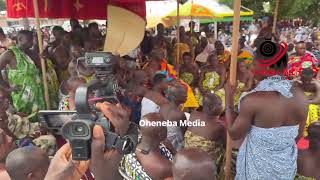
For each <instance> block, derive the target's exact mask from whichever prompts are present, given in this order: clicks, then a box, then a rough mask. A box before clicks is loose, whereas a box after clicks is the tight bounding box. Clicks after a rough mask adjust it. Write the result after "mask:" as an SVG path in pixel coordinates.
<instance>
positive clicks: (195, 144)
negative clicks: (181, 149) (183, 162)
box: [184, 94, 225, 173]
mask: <svg viewBox="0 0 320 180" xmlns="http://www.w3.org/2000/svg"><path fill="white" fill-rule="evenodd" d="M222 110H223V107H222V102H221V99H220V97H219V96H217V95H215V94H206V95H205V96H204V99H203V109H202V112H198V111H193V112H192V113H191V116H190V121H191V122H195V121H199V120H200V121H201V122H204V123H205V125H204V126H189V127H188V129H187V131H186V133H185V135H184V139H185V148H188V149H190V148H197V149H201V150H203V151H205V152H207V153H208V154H209V155H210V157H211V159H212V160H213V161H214V162H215V164H216V165H217V167H223V161H224V155H225V148H224V142H225V128H224V126H223V123H222V122H221V121H220V120H219V117H220V115H221V113H222ZM222 171H223V169H222V168H221V169H219V170H218V173H223V172H222Z"/></svg>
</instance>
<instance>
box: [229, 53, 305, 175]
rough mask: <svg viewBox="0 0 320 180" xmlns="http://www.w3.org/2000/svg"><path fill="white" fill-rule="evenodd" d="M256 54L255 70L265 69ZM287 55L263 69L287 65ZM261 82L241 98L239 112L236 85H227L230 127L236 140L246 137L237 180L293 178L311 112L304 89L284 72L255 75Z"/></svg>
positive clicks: (231, 134) (273, 68)
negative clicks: (298, 147)
mask: <svg viewBox="0 0 320 180" xmlns="http://www.w3.org/2000/svg"><path fill="white" fill-rule="evenodd" d="M261 58H264V57H255V61H254V63H253V64H254V67H253V68H254V69H256V68H260V69H261V68H262V66H261V64H260V62H259V59H261ZM286 64H287V58H286V55H284V57H282V58H281V59H280V60H279V61H278V62H277V63H275V64H272V65H271V66H268V67H263V68H264V69H262V70H264V71H267V70H270V69H271V70H279V71H280V72H283V70H284V69H285V68H286ZM256 78H257V80H258V81H260V82H259V83H258V85H257V86H256V88H255V89H253V90H252V91H250V92H247V93H245V94H242V96H241V97H240V105H239V114H238V115H236V114H235V112H234V95H235V92H236V86H230V85H229V84H227V85H226V86H225V92H226V118H227V129H228V132H229V134H230V137H231V138H232V139H233V140H239V139H241V138H245V140H244V141H243V143H242V145H241V147H240V149H239V154H238V157H237V175H236V177H235V179H236V180H246V179H260V180H268V179H270V177H272V179H282V180H291V179H294V177H295V175H296V172H297V156H298V149H297V145H296V141H295V139H296V138H298V137H299V136H301V135H302V133H303V125H304V123H305V122H304V121H305V120H306V119H307V114H308V101H307V99H306V97H305V96H304V93H303V90H302V89H301V88H299V86H297V84H296V83H293V82H292V81H290V80H287V79H285V76H284V75H283V74H281V75H275V76H268V75H256Z"/></svg>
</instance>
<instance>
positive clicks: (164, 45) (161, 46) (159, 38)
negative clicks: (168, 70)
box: [152, 23, 170, 60]
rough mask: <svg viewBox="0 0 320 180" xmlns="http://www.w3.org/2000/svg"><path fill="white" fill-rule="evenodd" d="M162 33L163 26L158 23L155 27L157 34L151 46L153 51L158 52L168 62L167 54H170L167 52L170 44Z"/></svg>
mask: <svg viewBox="0 0 320 180" xmlns="http://www.w3.org/2000/svg"><path fill="white" fill-rule="evenodd" d="M164 31H165V28H164V25H163V24H162V23H159V24H158V25H157V32H158V34H157V35H156V36H154V37H153V38H152V44H153V49H154V50H158V51H160V52H161V53H162V55H163V58H164V59H166V60H168V54H170V52H167V51H168V50H170V48H169V46H170V42H169V39H168V37H166V36H165V34H164Z"/></svg>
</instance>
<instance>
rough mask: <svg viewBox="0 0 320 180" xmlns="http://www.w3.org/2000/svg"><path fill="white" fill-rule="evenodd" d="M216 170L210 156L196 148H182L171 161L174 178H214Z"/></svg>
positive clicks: (179, 179)
mask: <svg viewBox="0 0 320 180" xmlns="http://www.w3.org/2000/svg"><path fill="white" fill-rule="evenodd" d="M216 171H217V168H216V166H215V163H214V161H213V160H212V159H211V157H210V156H209V155H208V154H207V153H206V152H204V151H202V150H198V149H184V150H182V151H180V152H179V153H178V154H177V155H176V157H175V159H174V161H173V178H174V180H194V179H197V180H215V179H216V174H217V173H216Z"/></svg>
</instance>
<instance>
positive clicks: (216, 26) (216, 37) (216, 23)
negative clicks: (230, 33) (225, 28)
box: [214, 21, 218, 40]
mask: <svg viewBox="0 0 320 180" xmlns="http://www.w3.org/2000/svg"><path fill="white" fill-rule="evenodd" d="M214 39H215V40H217V39H218V22H217V21H215V22H214Z"/></svg>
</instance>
